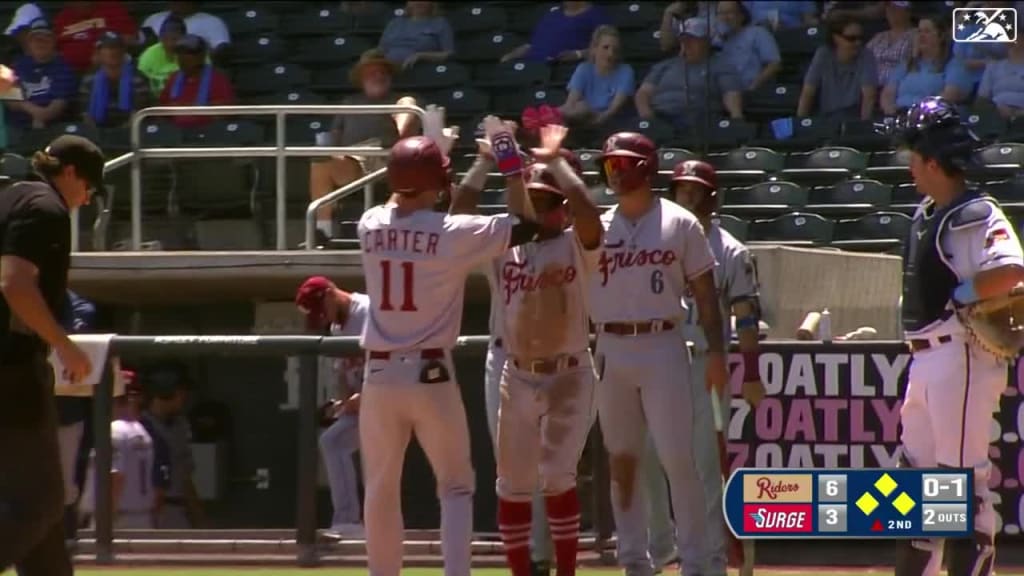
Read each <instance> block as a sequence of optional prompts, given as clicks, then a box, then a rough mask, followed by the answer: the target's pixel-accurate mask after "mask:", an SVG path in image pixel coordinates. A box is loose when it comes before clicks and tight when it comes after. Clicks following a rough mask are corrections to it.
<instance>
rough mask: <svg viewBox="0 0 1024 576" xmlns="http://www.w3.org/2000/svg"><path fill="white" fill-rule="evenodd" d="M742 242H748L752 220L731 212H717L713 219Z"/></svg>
mask: <svg viewBox="0 0 1024 576" xmlns="http://www.w3.org/2000/svg"><path fill="white" fill-rule="evenodd" d="M711 220H712V222H715V223H716V224H718V225H719V226H721V227H722V228H723V229H725V230H726V231H727V232H729V233H730V234H732V235H733V236H734V237H735V238H736V239H737V240H739V241H740V242H746V241H747V237H748V236H749V233H750V222H749V221H747V220H744V219H743V218H740V217H738V216H732V215H730V214H716V215H715V216H714V217H713V218H712V219H711Z"/></svg>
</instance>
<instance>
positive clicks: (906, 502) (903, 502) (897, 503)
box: [892, 492, 917, 516]
mask: <svg viewBox="0 0 1024 576" xmlns="http://www.w3.org/2000/svg"><path fill="white" fill-rule="evenodd" d="M892 505H893V508H896V509H897V510H899V512H900V514H903V515H904V516H906V515H907V513H908V512H910V511H911V510H913V509H914V506H916V505H917V502H914V499H913V498H911V497H910V496H907V493H906V492H903V493H901V494H900V495H899V496H897V497H896V499H895V500H893V501H892Z"/></svg>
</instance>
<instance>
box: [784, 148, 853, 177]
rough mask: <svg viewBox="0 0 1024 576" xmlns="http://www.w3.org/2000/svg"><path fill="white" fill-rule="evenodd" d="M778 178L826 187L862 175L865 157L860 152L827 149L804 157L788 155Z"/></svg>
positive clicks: (818, 150)
mask: <svg viewBox="0 0 1024 576" xmlns="http://www.w3.org/2000/svg"><path fill="white" fill-rule="evenodd" d="M786 164H787V166H786V167H785V168H784V169H783V170H782V174H781V177H782V178H786V179H787V180H793V181H794V182H800V183H803V184H808V185H828V184H834V183H835V182H838V181H840V180H845V179H847V178H851V177H853V176H855V175H857V174H860V173H861V172H863V171H864V169H865V168H866V167H867V164H868V157H867V156H866V155H865V154H863V153H861V152H860V151H859V150H855V149H853V148H846V147H843V146H826V147H823V148H818V149H817V150H813V151H811V152H808V153H806V154H790V155H789V157H788V158H787V159H786Z"/></svg>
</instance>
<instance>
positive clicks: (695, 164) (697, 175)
mask: <svg viewBox="0 0 1024 576" xmlns="http://www.w3.org/2000/svg"><path fill="white" fill-rule="evenodd" d="M672 181H673V182H696V183H698V184H703V185H704V186H705V187H706V188H707V189H708V190H710V191H711V195H712V196H713V195H714V194H715V193H716V192H717V191H718V177H717V176H716V175H715V168H714V167H713V166H712V165H711V164H708V163H707V162H704V161H703V160H685V161H683V162H680V163H679V164H676V165H675V167H674V168H672Z"/></svg>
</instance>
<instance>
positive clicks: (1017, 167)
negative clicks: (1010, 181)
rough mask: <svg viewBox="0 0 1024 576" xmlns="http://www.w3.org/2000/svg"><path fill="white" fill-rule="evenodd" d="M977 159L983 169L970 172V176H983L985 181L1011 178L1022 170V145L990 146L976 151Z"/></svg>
mask: <svg viewBox="0 0 1024 576" xmlns="http://www.w3.org/2000/svg"><path fill="white" fill-rule="evenodd" d="M977 158H978V163H979V164H981V165H982V166H983V167H984V168H983V169H982V170H981V171H980V172H978V171H974V170H972V171H970V172H969V173H970V174H971V175H977V176H983V177H984V178H985V179H990V178H1008V177H1012V176H1015V175H1017V174H1019V173H1020V172H1021V170H1022V169H1024V144H1020V143H1017V142H1000V143H997V144H990V145H988V146H986V147H984V148H982V149H981V150H979V151H978V153H977Z"/></svg>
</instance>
